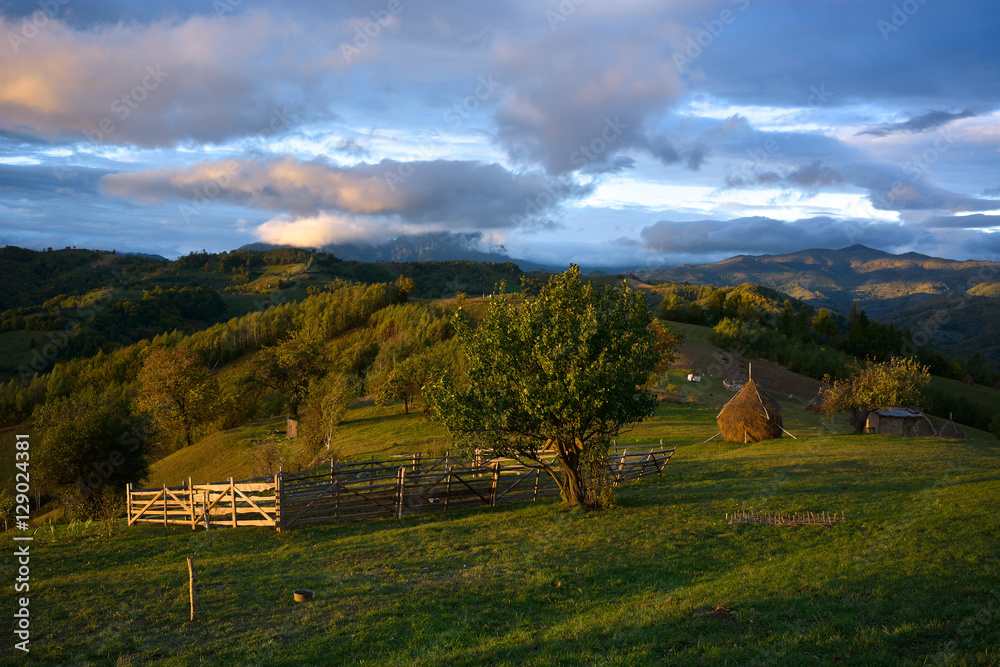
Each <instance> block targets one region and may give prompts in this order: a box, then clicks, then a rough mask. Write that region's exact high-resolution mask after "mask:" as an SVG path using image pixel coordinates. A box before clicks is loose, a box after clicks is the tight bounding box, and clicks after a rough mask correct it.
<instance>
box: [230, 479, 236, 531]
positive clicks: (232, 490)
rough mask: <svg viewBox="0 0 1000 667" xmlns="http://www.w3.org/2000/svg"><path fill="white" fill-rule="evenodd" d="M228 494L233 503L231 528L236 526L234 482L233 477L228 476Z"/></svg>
mask: <svg viewBox="0 0 1000 667" xmlns="http://www.w3.org/2000/svg"><path fill="white" fill-rule="evenodd" d="M229 496H230V499H231V500H232V504H233V528H235V527H236V483H235V482H233V478H232V477H230V478H229Z"/></svg>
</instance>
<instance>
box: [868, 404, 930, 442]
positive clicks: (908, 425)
mask: <svg viewBox="0 0 1000 667" xmlns="http://www.w3.org/2000/svg"><path fill="white" fill-rule="evenodd" d="M865 433H878V434H880V435H906V436H910V437H926V436H933V435H936V431H935V430H934V425H933V424H931V420H930V419H928V418H927V415H925V414H924V413H923V412H921V411H920V410H916V409H914V408H882V409H881V410H876V411H875V412H873V413H871V414H870V415H868V420H867V421H866V422H865Z"/></svg>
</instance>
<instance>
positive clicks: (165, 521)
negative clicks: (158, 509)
mask: <svg viewBox="0 0 1000 667" xmlns="http://www.w3.org/2000/svg"><path fill="white" fill-rule="evenodd" d="M163 527H164V528H166V527H167V485H166V484H164V485H163Z"/></svg>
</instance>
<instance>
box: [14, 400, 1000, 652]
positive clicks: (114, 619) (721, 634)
mask: <svg viewBox="0 0 1000 667" xmlns="http://www.w3.org/2000/svg"><path fill="white" fill-rule="evenodd" d="M366 410H370V411H371V414H370V415H368V416H366V413H365V411H366ZM714 416H715V411H714V409H711V408H707V407H704V406H699V405H698V404H685V405H671V406H664V407H662V408H660V409H659V410H658V413H657V416H656V417H655V418H654V419H653V420H651V421H650V422H648V423H645V424H641V425H639V426H638V427H637V428H636V429H634V430H633V431H632V432H631V433H629V434H627V436H626V437H624V438H621V439H619V444H623V443H624V444H627V443H628V442H630V441H631V442H650V441H652V440H654V439H656V440H658V439H659V438H660V437H663V438H664V442H665V443H671V444H677V445H679V447H678V450H677V452H676V453H675V455H674V459H673V460H672V461H671V462H670V463H669V464H668V466H667V468H666V470H665V471H664V475H663V476H662V477H658V478H653V479H651V480H648V481H646V480H643V481H642V482H640V483H638V484H632V485H629V486H627V487H623V488H622V489H620V490H619V492H618V495H617V497H618V505H617V507H614V508H612V509H609V510H604V511H599V512H592V513H582V512H580V511H577V510H573V511H565V510H564V509H562V507H561V506H560V504H559V503H558V501H555V500H548V501H545V502H540V503H538V504H531V503H527V504H519V505H507V506H503V507H498V508H483V509H481V510H478V511H474V510H467V511H464V512H462V513H454V514H449V515H434V516H420V517H410V518H406V519H404V520H403V521H396V520H377V521H370V522H367V523H355V524H345V525H340V526H327V527H315V528H303V529H295V530H292V531H289V532H287V533H282V534H279V533H276V532H274V531H272V530H267V529H253V528H246V529H237V530H232V529H217V530H212V531H210V532H205V531H202V530H199V531H191V530H189V529H183V528H179V527H170V528H163V527H158V526H154V525H144V526H138V527H134V528H130V529H126V528H125V527H124V526H123V525H122V522H119V523H118V524H117V525H116V526H115V527H114V528H113V529H112V532H113V533H114V534H113V536H110V537H108V536H107V535H106V532H105V531H106V529H105V528H102V527H101V526H100V525H99V524H96V523H95V524H89V525H87V524H71V525H68V526H67V525H61V526H53V527H49V526H45V527H42V528H40V529H38V530H37V531H36V532H35V541H34V542H33V543H32V554H33V557H32V561H31V566H32V571H31V576H32V583H33V586H32V596H31V605H32V606H31V613H32V631H33V635H32V644H31V648H32V653H31V658H32V662H35V661H37V662H38V663H39V664H42V663H45V664H55V663H59V664H72V665H104V664H120V665H122V664H126V665H128V664H130V665H147V664H167V665H171V664H173V665H196V664H203V665H220V664H241V665H243V664H261V665H317V664H362V665H397V664H398V665H404V664H405V665H437V664H457V665H480V664H503V665H521V664H530V665H563V664H564V665H577V664H620V665H649V664H678V665H691V664H725V663H728V664H775V665H787V664H791V665H805V664H816V663H819V664H830V663H835V662H836V663H842V664H855V665H873V664H875V665H894V664H914V665H916V664H968V665H973V664H975V665H988V664H996V663H997V662H998V661H1000V650H998V647H1000V538H998V535H1000V514H998V513H997V511H996V510H997V507H996V498H997V496H998V492H1000V472H998V471H1000V445H998V443H997V442H996V441H995V440H988V441H987V440H983V441H976V440H966V441H945V442H943V441H940V440H936V439H904V438H892V437H881V436H855V435H837V434H831V432H830V431H829V430H828V429H827V428H826V427H825V426H824V425H823V424H821V423H820V422H819V421H818V420H817V419H816V418H815V417H814V416H813V415H810V414H808V413H804V412H801V411H799V412H796V411H794V410H792V409H791V408H786V424H787V425H788V427H789V429H790V430H792V431H793V432H795V433H796V435H798V436H799V439H797V440H793V439H791V438H783V439H781V440H774V441H769V442H765V443H758V444H751V445H743V444H732V443H719V442H718V441H717V440H716V441H712V442H710V443H708V444H692V443H696V442H700V441H701V440H703V439H704V437H707V435H711V434H712V433H714V432H715V424H714ZM419 419H420V418H419V417H414V418H407V417H406V416H405V415H397V414H393V413H392V411H389V412H388V413H386V414H385V415H383V416H382V417H379V416H378V414H377V409H376V408H372V407H365V406H361V407H359V408H358V409H356V410H354V411H352V413H351V414H350V415H349V421H348V424H353V426H352V427H351V429H352V430H351V432H353V433H355V434H356V435H360V434H361V433H363V432H364V431H363V430H362V429H366V428H367V429H370V431H368V432H369V433H370V434H371V435H372V441H373V442H381V443H386V442H392V443H394V444H395V447H396V448H397V450H399V451H413V450H416V449H419V448H420V447H422V446H424V444H425V441H424V438H429V437H431V434H430V431H429V430H425V431H420V430H419V422H418V420H419ZM267 427H268V425H267V424H260V425H258V427H257V428H260V429H266V428H267ZM427 428H428V429H429V428H430V427H427ZM343 435H344V437H347V434H343ZM411 436H412V438H413V439H412V440H411V439H410V438H411ZM367 446H368V445H366V444H365V442H364V441H362V440H360V439H359V441H358V443H357V447H358V449H357V450H356V452H357V455H358V456H364V455H365V454H366V453H367V452H368V451H369V450H368V449H365V447H367ZM375 453H378V452H377V451H376V452H375ZM737 510H755V511H783V512H796V511H797V512H803V511H812V512H820V511H828V512H832V511H844V512H845V513H846V520H845V521H843V522H842V523H839V524H837V525H834V526H832V527H828V528H821V527H815V526H811V527H808V526H801V527H774V526H730V525H727V524H726V522H725V520H724V519H725V514H726V513H727V512H728V513H732V512H734V511H737ZM0 539H3V540H4V541H5V542H6V543H5V544H4V548H6V549H7V550H8V551H9V550H11V549H12V548H13V544H12V542H11V536H10V535H9V534H8V535H5V536H3V538H0ZM187 556H194V558H195V563H196V567H197V571H198V620H197V621H195V622H194V623H191V622H189V621H188V618H187V617H188V590H187V569H186V563H185V558H186V557H187ZM2 573H3V574H2V576H3V577H4V581H5V582H9V581H12V580H13V577H14V576H15V575H14V559H12V558H5V559H3V566H2ZM36 582H37V583H36ZM5 585H6V584H5ZM296 588H311V589H313V590H314V591H315V599H314V600H313V601H312V602H309V603H306V604H301V605H296V604H295V603H294V602H293V601H292V591H293V589H296ZM8 590H10V589H8ZM11 644H12V642H10V641H8V643H7V644H6V645H5V646H4V648H3V651H4V656H5V657H4V659H3V660H4V663H5V664H15V661H17V660H19V659H20V657H17V658H15V657H13V651H12V649H11V648H10V646H11ZM18 664H20V662H18Z"/></svg>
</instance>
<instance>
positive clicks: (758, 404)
mask: <svg viewBox="0 0 1000 667" xmlns="http://www.w3.org/2000/svg"><path fill="white" fill-rule="evenodd" d="M716 421H717V422H718V424H719V430H720V431H721V432H722V439H723V440H729V441H730V442H760V441H761V440H771V439H772V438H780V437H781V431H782V428H781V426H782V422H781V406H780V405H778V402H777V401H775V400H774V399H773V398H771V397H770V396H768V395H767V394H765V393H764V392H763V391H761V390H760V388H758V387H757V383H756V382H754V381H753V379H750V380H748V381H747V383H746V384H745V385H743V389H741V390H740V393H738V394H736V395H735V396H733V399H732V400H731V401H729V402H728V403H726V404H725V405H724V406H722V410H721V411H720V412H719V416H718V417H717V418H716Z"/></svg>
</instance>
